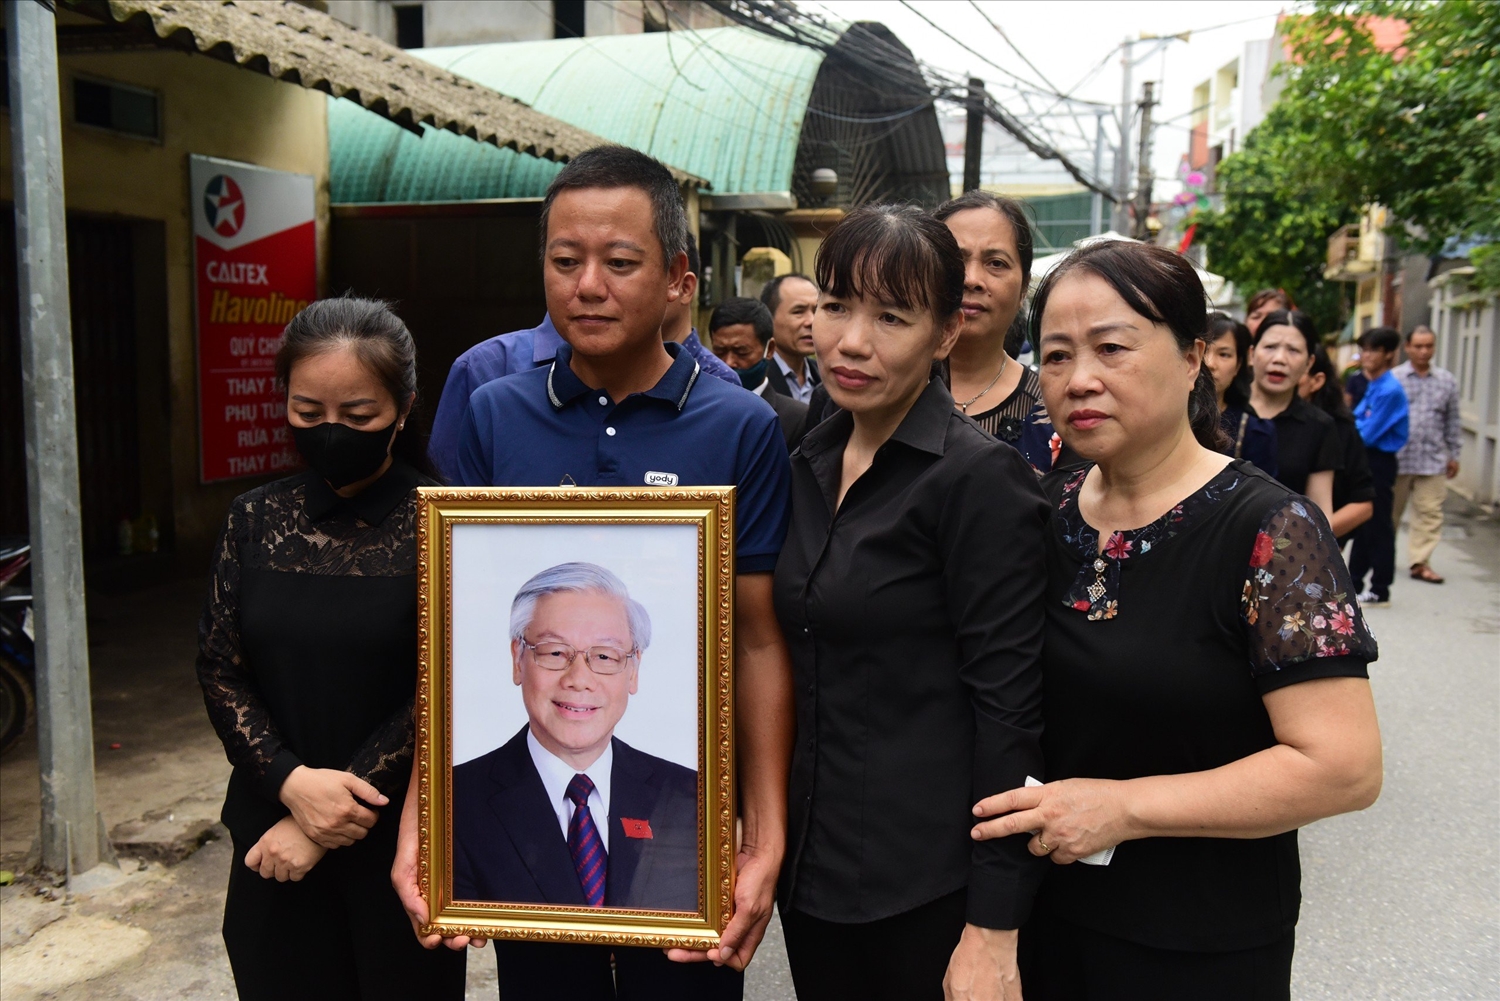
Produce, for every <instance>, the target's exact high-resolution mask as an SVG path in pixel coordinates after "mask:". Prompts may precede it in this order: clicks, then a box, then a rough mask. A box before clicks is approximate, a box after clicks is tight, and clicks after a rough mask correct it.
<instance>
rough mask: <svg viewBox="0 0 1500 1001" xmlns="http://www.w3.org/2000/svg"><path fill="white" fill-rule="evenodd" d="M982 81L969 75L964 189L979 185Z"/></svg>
mask: <svg viewBox="0 0 1500 1001" xmlns="http://www.w3.org/2000/svg"><path fill="white" fill-rule="evenodd" d="M984 105H985V100H984V81H983V80H981V79H979V78H978V77H969V102H968V113H969V118H968V121H967V122H966V123H965V124H966V126H967V127H966V129H965V131H964V190H965V191H974V190H977V189H978V187H979V161H980V158H981V157H982V156H983V155H984V119H985V114H984Z"/></svg>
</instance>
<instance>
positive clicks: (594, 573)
mask: <svg viewBox="0 0 1500 1001" xmlns="http://www.w3.org/2000/svg"><path fill="white" fill-rule="evenodd" d="M564 591H598V592H600V593H601V594H607V595H610V596H612V597H615V598H619V599H620V603H621V604H623V605H624V606H625V618H626V619H627V620H628V621H629V623H630V641H631V643H633V644H635V648H636V649H637V650H645V649H646V648H647V647H648V646H650V645H651V616H650V615H649V614H647V612H646V608H645V606H644V605H642V604H641V603H640V602H639V601H636V600H635V599H634V598H632V597H631V596H630V592H629V591H627V590H626V589H625V582H624V581H622V580H620V578H618V577H616V576H615V575H614V574H613V573H611V572H609V571H608V570H606V569H604V568H603V567H601V566H598V565H596V564H593V563H559V564H558V565H557V566H555V567H548V568H547V569H546V570H543V571H542V572H541V573H539V574H537V575H536V576H534V577H532V578H531V579H530V580H528V581H527V582H526V583H524V584H522V585H521V589H520V590H519V591H517V592H516V597H515V600H514V601H512V602H511V605H510V638H511V639H512V640H519V639H523V638H524V637H525V635H526V630H527V629H529V628H530V627H531V620H532V618H533V617H534V616H535V615H536V603H537V600H538V599H540V598H543V597H545V596H547V595H549V594H559V593H561V592H564Z"/></svg>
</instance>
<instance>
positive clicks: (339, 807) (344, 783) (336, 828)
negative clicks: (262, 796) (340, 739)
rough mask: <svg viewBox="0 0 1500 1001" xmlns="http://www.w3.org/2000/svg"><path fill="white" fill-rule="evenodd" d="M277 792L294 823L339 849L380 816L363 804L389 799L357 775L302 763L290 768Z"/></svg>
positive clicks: (367, 828) (329, 846) (373, 824)
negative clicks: (295, 819)
mask: <svg viewBox="0 0 1500 1001" xmlns="http://www.w3.org/2000/svg"><path fill="white" fill-rule="evenodd" d="M278 795H279V796H280V798H281V802H282V803H284V804H286V807H287V809H289V810H291V811H292V816H293V817H295V818H297V826H299V827H301V828H302V830H303V832H304V833H305V834H306V835H307V836H308V837H309V838H312V839H313V840H314V841H316V842H317V843H318V844H320V845H322V846H323V847H324V848H342V847H344V846H346V845H352V844H354V842H356V841H359V840H360V839H361V838H363V837H364V836H365V835H366V834H368V833H369V831H370V828H372V827H374V826H375V821H376V820H377V819H379V817H380V815H379V814H378V813H376V812H375V810H373V809H371V808H370V807H367V806H365V805H364V803H372V804H374V805H375V806H385V805H386V804H387V803H389V802H390V800H389V799H388V798H387V797H386V796H385V795H384V794H383V793H382V792H381V791H380V790H379V789H376V788H375V787H374V786H372V785H370V783H368V782H366V781H365V780H364V779H362V778H360V777H358V776H357V775H354V774H352V773H350V772H341V771H339V770H337V769H335V768H309V767H307V766H306V765H298V766H297V767H296V768H294V769H292V771H291V772H290V773H289V774H288V775H287V777H286V780H285V781H284V782H282V784H281V791H280V793H279V794H278ZM356 796H357V797H359V799H355V797H356ZM359 800H363V801H364V803H361V802H360V801H359Z"/></svg>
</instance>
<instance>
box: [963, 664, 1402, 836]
mask: <svg viewBox="0 0 1500 1001" xmlns="http://www.w3.org/2000/svg"><path fill="white" fill-rule="evenodd" d="M1264 702H1265V706H1266V712H1267V713H1268V714H1269V715H1270V717H1271V726H1272V729H1273V730H1274V731H1275V734H1276V741H1277V743H1276V744H1275V745H1274V746H1272V747H1268V748H1266V749H1265V750H1264V751H1258V752H1256V753H1255V754H1251V755H1248V756H1247V757H1244V758H1241V759H1240V760H1238V761H1234V762H1231V763H1229V764H1227V765H1223V766H1222V767H1219V768H1213V769H1209V770H1207V771H1202V772H1189V773H1187V774H1184V775H1153V776H1149V777H1146V778H1139V779H1129V780H1127V781H1118V782H1111V781H1104V780H1099V779H1065V780H1063V781H1061V782H1049V783H1047V784H1046V785H1044V786H1039V787H1033V788H1030V789H1012V790H1010V791H1009V792H1006V793H1001V794H1000V795H999V796H991V797H989V798H988V799H985V800H983V801H981V802H980V803H979V805H978V806H977V807H976V808H975V813H976V814H979V815H981V816H986V817H989V816H994V815H995V814H997V813H998V814H1004V815H1003V816H999V817H997V818H996V819H993V820H987V821H984V822H983V823H980V824H978V825H976V826H975V828H974V836H975V837H976V838H979V839H981V840H985V839H989V838H997V837H1005V836H1007V835H1010V834H1015V833H1017V832H1019V831H1038V832H1040V833H1039V834H1038V835H1037V836H1036V837H1034V838H1032V841H1031V848H1032V851H1033V852H1034V853H1035V854H1038V855H1042V854H1049V853H1048V852H1047V851H1046V850H1045V849H1048V848H1050V849H1052V851H1051V852H1050V854H1051V856H1052V859H1053V861H1054V862H1058V863H1068V862H1072V861H1075V860H1076V859H1079V858H1082V857H1083V856H1085V855H1090V854H1092V853H1094V852H1096V851H1099V850H1101V849H1103V848H1107V847H1110V846H1111V845H1115V844H1119V843H1120V842H1122V841H1129V840H1133V839H1135V838H1150V837H1156V838H1266V837H1270V836H1272V835H1274V834H1281V833H1282V832H1284V831H1290V830H1295V829H1296V828H1298V827H1302V826H1303V825H1305V824H1310V823H1312V822H1313V821H1315V820H1321V819H1323V818H1324V817H1331V816H1334V815H1336V814H1340V813H1348V812H1350V811H1352V810H1363V809H1364V808H1365V807H1367V806H1369V805H1370V804H1372V803H1374V802H1375V799H1376V797H1377V796H1379V795H1380V784H1381V750H1380V727H1379V725H1378V723H1377V722H1376V719H1375V702H1374V699H1373V698H1372V697H1371V694H1370V683H1369V681H1367V680H1366V679H1364V678H1318V679H1314V680H1312V681H1304V682H1301V683H1299V684H1295V685H1288V686H1286V687H1285V688H1279V689H1276V690H1275V691H1272V692H1269V693H1267V694H1266V695H1265V696H1264ZM1043 846H1045V847H1043Z"/></svg>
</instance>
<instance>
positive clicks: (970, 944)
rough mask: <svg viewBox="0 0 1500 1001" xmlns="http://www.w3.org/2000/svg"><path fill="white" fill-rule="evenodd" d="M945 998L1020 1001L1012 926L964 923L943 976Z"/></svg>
mask: <svg viewBox="0 0 1500 1001" xmlns="http://www.w3.org/2000/svg"><path fill="white" fill-rule="evenodd" d="M943 999H944V1001H1021V972H1020V970H1019V969H1018V968H1017V966H1016V932H1015V930H1014V929H1000V928H980V927H979V926H978V925H964V933H963V936H962V937H961V938H960V939H959V940H958V947H957V948H956V949H954V950H953V956H952V958H951V959H949V960H948V972H947V973H946V974H945V975H944V976H943Z"/></svg>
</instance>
